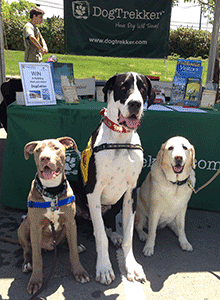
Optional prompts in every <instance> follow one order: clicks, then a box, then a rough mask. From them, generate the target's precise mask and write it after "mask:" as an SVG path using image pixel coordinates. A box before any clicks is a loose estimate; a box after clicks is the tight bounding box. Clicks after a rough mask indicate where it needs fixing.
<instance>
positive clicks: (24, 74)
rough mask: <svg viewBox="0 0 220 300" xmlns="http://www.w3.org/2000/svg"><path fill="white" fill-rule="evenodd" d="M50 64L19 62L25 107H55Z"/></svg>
mask: <svg viewBox="0 0 220 300" xmlns="http://www.w3.org/2000/svg"><path fill="white" fill-rule="evenodd" d="M50 68H51V67H50V64H47V63H26V62H19V69H20V73H21V81H22V86H23V92H24V99H25V105H27V106H29V105H30V106H31V105H32V106H34V105H55V104H56V97H55V92H54V86H53V79H52V73H51V69H50Z"/></svg>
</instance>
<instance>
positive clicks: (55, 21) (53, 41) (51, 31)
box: [2, 0, 65, 53]
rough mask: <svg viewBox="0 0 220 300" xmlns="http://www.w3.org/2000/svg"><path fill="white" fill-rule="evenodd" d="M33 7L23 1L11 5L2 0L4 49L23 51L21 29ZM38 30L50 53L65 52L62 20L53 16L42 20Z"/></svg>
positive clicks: (33, 5)
mask: <svg viewBox="0 0 220 300" xmlns="http://www.w3.org/2000/svg"><path fill="white" fill-rule="evenodd" d="M35 6H36V4H33V3H32V2H29V1H25V0H19V2H15V1H13V2H12V3H11V4H9V3H8V1H7V0H2V12H3V23H4V40H5V41H4V44H5V49H11V50H15V49H16V50H24V42H23V38H22V32H23V27H24V25H25V24H26V23H27V22H28V21H29V19H30V16H29V12H30V10H31V8H32V7H35ZM39 28H40V31H41V33H42V35H43V37H44V39H45V40H46V42H47V45H48V48H49V49H48V50H49V52H50V53H64V52H65V51H64V48H65V42H64V20H63V19H62V18H59V17H55V16H53V17H52V18H47V19H44V22H43V23H42V24H41V25H40V26H39Z"/></svg>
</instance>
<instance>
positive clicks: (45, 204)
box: [27, 195, 76, 210]
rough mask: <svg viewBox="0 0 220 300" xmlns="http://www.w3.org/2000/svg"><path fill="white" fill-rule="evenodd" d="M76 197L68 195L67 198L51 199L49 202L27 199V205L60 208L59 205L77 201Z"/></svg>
mask: <svg viewBox="0 0 220 300" xmlns="http://www.w3.org/2000/svg"><path fill="white" fill-rule="evenodd" d="M75 201H76V197H75V196H74V195H73V196H71V197H68V198H66V199H62V200H59V201H49V202H34V201H27V207H31V208H50V207H51V208H54V210H55V209H58V207H60V206H63V205H66V204H69V203H71V202H75Z"/></svg>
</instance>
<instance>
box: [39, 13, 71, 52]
mask: <svg viewBox="0 0 220 300" xmlns="http://www.w3.org/2000/svg"><path fill="white" fill-rule="evenodd" d="M39 29H40V32H41V34H42V35H43V37H44V39H45V41H46V43H47V47H48V49H49V52H52V53H64V51H65V42H64V19H62V18H59V17H52V18H47V20H45V21H44V22H43V24H42V25H41V26H39Z"/></svg>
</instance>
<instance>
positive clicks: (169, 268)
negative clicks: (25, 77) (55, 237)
mask: <svg viewBox="0 0 220 300" xmlns="http://www.w3.org/2000/svg"><path fill="white" fill-rule="evenodd" d="M6 138H7V135H6V133H5V131H4V129H0V183H1V178H2V167H3V157H4V150H5V142H6ZM15 175H16V174H12V182H11V184H13V180H19V170H18V174H17V177H16V176H15ZM216 201H220V199H216ZM23 214H25V211H21V210H17V209H13V208H9V207H6V206H3V205H1V204H0V236H1V237H7V238H11V239H13V240H16V239H17V229H18V227H19V225H20V223H21V217H22V215H23ZM117 225H118V229H119V231H122V228H121V219H120V216H119V217H118V224H117ZM186 235H187V238H188V240H189V242H190V243H191V244H192V246H193V249H194V250H193V251H192V252H185V251H182V250H181V248H180V246H179V243H178V239H177V237H176V236H175V235H174V234H173V233H172V232H171V231H170V230H169V229H168V228H164V229H162V230H158V232H157V237H156V246H155V254H154V255H153V256H152V257H145V256H144V255H143V254H142V249H143V247H144V243H143V242H140V241H139V239H138V237H137V234H136V232H135V233H134V239H133V244H134V247H133V248H134V255H135V258H136V259H137V261H138V262H139V263H140V264H141V265H142V266H143V268H144V271H145V273H146V278H147V281H146V283H144V284H141V283H138V282H135V283H132V282H129V281H128V280H127V279H126V277H125V269H124V261H123V255H122V250H121V249H116V248H115V247H114V246H113V245H112V244H109V252H110V259H111V262H112V265H113V269H114V272H115V275H116V279H115V280H114V282H113V283H111V284H110V285H109V286H105V285H102V284H100V283H97V282H96V281H95V263H96V251H95V240H94V237H93V234H92V226H91V223H90V222H88V221H82V220H80V221H78V242H79V243H81V244H83V245H84V246H85V247H86V248H87V250H86V251H85V252H83V253H81V254H80V260H81V263H82V264H83V266H84V267H85V269H86V270H87V272H88V273H89V275H90V282H89V283H87V284H80V283H77V282H76V281H75V279H74V277H73V275H72V273H71V270H70V264H69V256H68V249H67V245H64V246H62V247H60V248H58V257H57V263H56V268H55V271H54V275H53V277H52V279H51V280H50V282H49V285H48V287H47V288H46V289H45V290H44V291H43V292H42V293H41V294H40V296H41V297H43V298H44V299H47V300H63V299H66V300H75V299H76V300H81V299H86V300H94V299H103V300H105V299H106V300H107V299H108V300H116V299H117V300H122V299H125V300H134V299H138V300H144V299H147V300H168V299H169V300H173V299H175V300H217V299H220V213H219V212H209V211H204V210H194V209H188V211H187V215H186ZM53 254H54V253H53V251H52V252H49V251H48V252H44V251H43V261H44V276H46V275H47V274H48V272H49V271H50V268H51V266H52V264H53V258H54V256H53ZM22 263H23V257H22V248H21V246H20V245H18V244H11V243H8V242H2V241H0V300H6V299H10V300H21V299H22V300H26V299H27V300H28V299H30V295H28V293H27V290H26V287H27V284H28V280H29V278H30V274H28V275H26V274H23V273H22V272H21V266H22Z"/></svg>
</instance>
